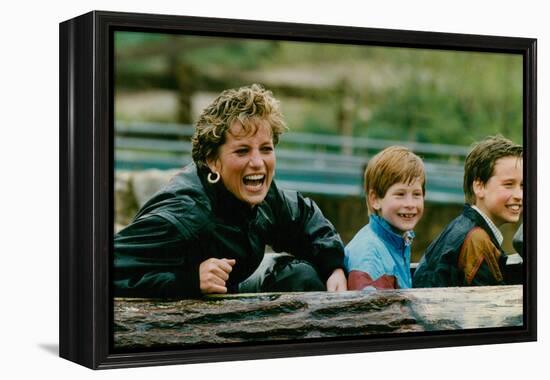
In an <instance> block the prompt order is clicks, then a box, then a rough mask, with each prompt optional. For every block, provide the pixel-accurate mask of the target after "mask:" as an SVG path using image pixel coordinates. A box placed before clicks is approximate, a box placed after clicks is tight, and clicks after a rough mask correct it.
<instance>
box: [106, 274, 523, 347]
mask: <svg viewBox="0 0 550 380" xmlns="http://www.w3.org/2000/svg"><path fill="white" fill-rule="evenodd" d="M522 297H523V288H522V286H521V285H514V286H498V287H465V288H438V289H408V290H388V291H369V290H366V291H352V292H344V293H325V292H310V293H262V294H238V295H229V296H209V297H207V298H205V299H202V300H176V301H166V300H151V299H115V302H114V343H115V347H116V348H147V347H155V346H163V347H164V346H178V347H181V346H188V345H196V344H220V343H237V342H260V341H273V340H286V339H304V338H317V337H340V336H357V335H369V334H385V333H406V332H416V331H437V330H456V329H473V328H490V327H509V326H521V325H522V324H523V298H522Z"/></svg>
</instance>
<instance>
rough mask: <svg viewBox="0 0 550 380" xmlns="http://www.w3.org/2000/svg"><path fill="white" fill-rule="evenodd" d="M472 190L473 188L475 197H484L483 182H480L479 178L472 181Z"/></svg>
mask: <svg viewBox="0 0 550 380" xmlns="http://www.w3.org/2000/svg"><path fill="white" fill-rule="evenodd" d="M472 190H474V194H475V196H476V199H483V198H485V184H484V183H483V182H481V180H479V179H476V180H474V182H473V183H472Z"/></svg>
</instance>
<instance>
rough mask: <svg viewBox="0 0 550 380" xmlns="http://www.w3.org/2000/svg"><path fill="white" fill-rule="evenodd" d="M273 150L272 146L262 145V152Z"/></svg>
mask: <svg viewBox="0 0 550 380" xmlns="http://www.w3.org/2000/svg"><path fill="white" fill-rule="evenodd" d="M272 151H273V147H271V146H264V147H263V148H262V152H272Z"/></svg>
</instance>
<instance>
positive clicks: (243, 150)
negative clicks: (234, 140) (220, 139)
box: [235, 148, 248, 156]
mask: <svg viewBox="0 0 550 380" xmlns="http://www.w3.org/2000/svg"><path fill="white" fill-rule="evenodd" d="M235 153H237V154H238V155H239V156H243V155H245V154H247V153H248V149H244V148H243V149H237V150H236V151H235Z"/></svg>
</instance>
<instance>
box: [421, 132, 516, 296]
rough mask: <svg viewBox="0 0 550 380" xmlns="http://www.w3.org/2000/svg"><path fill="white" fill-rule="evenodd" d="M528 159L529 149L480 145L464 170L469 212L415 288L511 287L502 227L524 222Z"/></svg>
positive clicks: (503, 142) (426, 261) (447, 234)
mask: <svg viewBox="0 0 550 380" xmlns="http://www.w3.org/2000/svg"><path fill="white" fill-rule="evenodd" d="M522 157H523V148H522V147H521V146H520V145H516V144H514V143H512V142H511V141H510V140H508V139H505V138H503V137H501V136H491V137H488V138H486V139H484V140H483V141H481V142H479V143H478V144H476V145H475V147H474V148H473V150H472V151H471V152H470V153H469V154H468V156H467V157H466V162H465V165H464V194H465V198H466V204H465V206H464V210H463V212H462V214H461V215H460V216H458V217H457V218H456V219H454V220H453V221H452V222H451V223H449V224H448V225H447V226H446V227H445V229H444V230H443V232H441V234H440V235H439V236H438V237H437V238H436V239H435V240H434V241H433V242H432V244H430V246H429V247H428V249H427V250H426V252H425V253H424V256H423V257H422V259H421V260H420V263H419V265H418V268H417V269H416V271H415V274H414V278H413V286H414V287H417V288H420V287H449V286H468V285H472V286H481V285H504V284H506V283H507V280H506V277H505V271H504V266H505V265H506V259H507V256H506V254H505V253H504V252H503V251H502V248H501V244H502V240H503V237H502V233H501V232H500V231H499V227H500V226H501V225H503V224H505V223H515V222H517V221H518V220H519V219H520V217H521V212H522V206H523V158H522Z"/></svg>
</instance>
